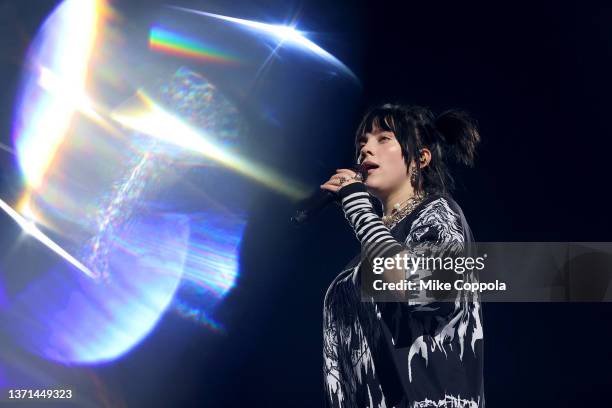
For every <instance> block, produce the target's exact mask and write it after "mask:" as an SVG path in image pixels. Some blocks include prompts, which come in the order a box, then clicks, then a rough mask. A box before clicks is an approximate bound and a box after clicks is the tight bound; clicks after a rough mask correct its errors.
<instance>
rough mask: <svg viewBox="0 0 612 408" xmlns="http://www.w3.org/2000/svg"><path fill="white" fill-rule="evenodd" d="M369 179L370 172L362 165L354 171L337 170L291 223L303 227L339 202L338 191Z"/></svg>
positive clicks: (296, 214) (307, 201)
mask: <svg viewBox="0 0 612 408" xmlns="http://www.w3.org/2000/svg"><path fill="white" fill-rule="evenodd" d="M367 177H368V171H367V169H366V167H365V166H362V165H357V166H355V168H354V169H338V170H336V174H334V175H333V176H331V177H330V179H329V180H328V181H326V182H325V183H324V184H321V186H320V187H321V190H322V191H317V192H316V193H314V194H313V195H312V196H311V197H310V198H309V199H308V200H306V204H305V206H304V207H303V208H302V209H301V210H298V211H297V212H296V213H295V215H294V216H293V217H292V218H291V221H293V223H294V224H297V225H301V224H303V223H305V222H307V221H309V220H311V219H312V218H313V217H314V216H316V215H317V214H318V213H319V212H321V211H322V210H323V209H324V208H325V207H327V206H328V205H329V204H331V203H333V202H334V201H336V200H337V198H338V194H337V192H338V190H340V189H341V188H342V187H344V186H346V185H348V184H351V183H361V182H363V181H365V179H366V178H367Z"/></svg>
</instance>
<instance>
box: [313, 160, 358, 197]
mask: <svg viewBox="0 0 612 408" xmlns="http://www.w3.org/2000/svg"><path fill="white" fill-rule="evenodd" d="M359 167H361V166H359ZM360 170H361V169H357V170H352V169H336V174H334V175H333V176H331V177H330V178H329V180H327V181H326V182H325V183H324V184H321V185H320V187H321V189H323V190H327V191H331V192H332V193H337V192H338V190H340V189H341V188H342V187H344V186H348V185H349V184H353V183H361V182H363V180H364V177H363V173H364V172H363V171H360ZM366 174H367V173H366Z"/></svg>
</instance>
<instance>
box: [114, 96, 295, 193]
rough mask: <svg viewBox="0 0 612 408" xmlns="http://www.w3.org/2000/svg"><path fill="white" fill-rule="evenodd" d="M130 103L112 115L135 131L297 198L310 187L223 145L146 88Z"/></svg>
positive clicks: (118, 121)
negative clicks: (170, 110)
mask: <svg viewBox="0 0 612 408" xmlns="http://www.w3.org/2000/svg"><path fill="white" fill-rule="evenodd" d="M134 102H136V103H134ZM129 105H131V106H124V107H123V108H119V109H117V110H116V111H114V112H112V113H111V118H112V119H113V120H115V121H116V122H117V123H119V124H121V125H123V126H125V127H127V128H129V129H132V130H134V131H137V132H140V133H143V134H146V135H148V136H151V137H154V138H157V139H160V140H163V141H165V142H168V143H171V144H174V145H176V146H180V147H182V148H184V149H187V150H190V151H192V152H195V153H199V154H201V155H202V156H204V157H207V158H209V159H212V160H214V161H216V162H218V163H220V164H222V165H224V166H226V167H228V168H230V169H233V170H234V171H236V172H238V173H240V174H243V175H245V176H247V177H250V178H252V179H254V180H256V181H258V182H260V183H261V184H263V185H265V186H267V187H269V188H271V189H274V190H276V191H279V192H281V193H283V194H286V195H287V196H289V197H291V198H293V199H298V200H299V199H303V198H304V197H306V195H307V190H305V189H304V188H303V187H301V186H297V185H296V183H295V182H293V181H291V180H288V179H287V178H285V177H284V176H282V175H281V174H278V173H277V172H275V171H273V170H272V169H269V168H267V167H265V166H263V165H261V164H259V163H255V162H253V161H250V160H248V159H247V158H245V157H241V156H239V155H237V154H234V153H232V152H230V151H228V150H226V149H223V148H222V147H220V146H218V145H217V144H215V143H213V142H212V138H211V137H209V136H208V135H206V134H204V133H203V132H199V131H197V130H195V129H193V128H192V127H191V126H189V125H188V124H186V123H185V122H184V121H182V120H181V119H179V118H178V117H176V116H174V115H172V114H170V113H168V112H166V111H165V110H163V109H162V108H161V107H160V106H158V105H157V104H156V103H155V102H154V101H153V100H152V99H151V98H149V97H148V96H147V95H146V94H145V93H144V92H143V91H138V92H137V94H136V100H131V101H130V103H129ZM134 105H136V107H134Z"/></svg>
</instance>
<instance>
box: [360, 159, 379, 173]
mask: <svg viewBox="0 0 612 408" xmlns="http://www.w3.org/2000/svg"><path fill="white" fill-rule="evenodd" d="M363 167H365V169H366V171H367V172H368V174H370V173H371V172H373V171H374V170H376V169H377V168H378V167H380V166H378V164H375V163H370V162H365V163H363Z"/></svg>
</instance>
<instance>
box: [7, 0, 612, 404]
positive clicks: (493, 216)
mask: <svg viewBox="0 0 612 408" xmlns="http://www.w3.org/2000/svg"><path fill="white" fill-rule="evenodd" d="M56 3H57V2H54V1H37V2H31V1H28V2H26V1H17V0H13V1H0V47H1V48H0V55H1V56H2V64H1V65H0V73H1V76H0V78H2V82H3V86H2V93H0V107H1V111H0V130H1V132H0V137H1V138H2V142H3V143H5V144H10V143H11V142H10V137H9V135H10V131H11V129H10V126H11V117H12V105H13V102H14V97H15V92H16V87H17V81H18V78H19V71H20V69H21V63H22V59H23V55H24V52H25V50H26V48H27V45H28V42H29V40H30V39H31V37H32V36H33V35H34V33H35V32H36V28H37V26H38V25H39V24H40V22H41V21H42V19H43V18H44V16H45V15H46V14H47V13H48V12H49V11H50V10H51V9H52V7H53V6H54V4H56ZM124 3H125V2H124ZM131 3H133V4H143V2H138V1H136V2H131ZM423 3H425V2H413V1H405V2H397V3H393V2H386V1H376V2H374V1H367V2H366V1H334V2H324V1H303V2H299V3H298V2H280V1H262V2H249V5H248V8H246V7H247V6H246V5H245V8H244V9H241V8H240V6H239V5H235V4H234V5H233V6H231V11H232V12H234V14H235V15H240V16H241V17H244V18H249V11H251V10H254V9H257V8H258V9H259V10H266V12H267V13H268V15H269V16H271V18H274V17H277V18H279V19H282V18H286V17H287V16H290V15H291V14H292V13H299V21H300V24H299V26H300V27H302V28H306V29H308V30H312V31H315V32H317V33H319V34H318V36H315V39H316V40H317V41H318V43H319V45H321V46H322V47H323V48H325V49H327V50H329V51H330V52H332V53H333V54H335V55H336V56H338V57H339V58H340V59H341V60H342V61H344V62H346V63H347V65H349V66H350V67H351V68H352V69H354V71H355V72H356V74H357V76H358V77H359V78H360V79H361V80H362V91H361V93H360V94H359V96H358V98H351V99H347V100H346V101H343V102H344V103H343V104H340V105H338V104H334V106H330V105H331V102H329V101H327V102H326V101H314V100H313V103H311V104H310V105H309V108H308V109H305V110H304V111H303V112H301V115H300V117H299V118H296V120H295V122H294V123H292V124H291V126H287V127H291V138H290V139H288V141H287V142H286V144H285V145H284V149H285V154H286V155H287V156H286V157H288V158H289V160H288V161H290V162H291V163H290V164H289V163H288V164H287V171H289V172H292V173H293V174H295V175H297V176H299V177H301V178H302V179H303V180H306V181H308V182H310V183H311V184H312V185H313V188H314V186H316V185H318V184H320V183H319V181H321V180H324V179H326V178H327V177H329V175H331V174H332V173H333V170H334V169H335V168H336V167H339V166H341V165H345V164H346V163H351V160H352V133H353V131H354V128H355V126H356V123H357V121H358V120H359V116H360V114H361V113H362V112H363V110H364V109H365V108H366V107H367V106H369V105H372V104H374V103H378V102H386V101H405V102H409V103H417V104H422V105H427V106H430V107H431V108H432V109H433V110H434V111H436V112H439V111H441V110H444V109H447V108H451V107H461V108H464V109H466V110H468V111H470V112H471V113H472V114H473V115H474V116H475V117H476V118H477V119H478V121H479V123H480V127H481V132H482V137H483V144H482V146H481V149H480V151H479V159H478V161H477V164H476V167H475V168H474V169H471V170H460V171H459V172H458V177H457V178H458V181H459V185H458V188H457V190H456V192H455V194H454V195H455V198H456V200H457V201H458V202H459V204H460V205H461V206H462V208H463V210H464V212H465V215H466V217H467V219H468V221H469V223H470V225H471V227H472V230H473V232H474V234H475V236H476V239H477V240H479V241H612V239H611V230H610V227H611V226H612V222H611V215H610V211H609V207H610V201H609V200H608V194H607V193H608V189H609V185H610V182H609V175H610V170H609V165H610V147H611V145H612V143H611V142H610V135H611V129H610V120H609V117H610V116H609V114H608V111H609V109H610V108H612V101H611V99H610V95H611V91H612V87H611V85H612V81H611V79H610V75H611V74H612V8H611V7H609V6H608V7H603V6H598V5H596V4H588V3H584V2H580V3H579V2H565V3H563V4H559V3H556V2H555V3H553V2H544V3H542V2H540V3H529V4H527V3H525V4H519V3H515V2H513V3H509V2H506V3H496V4H491V3H490V2H475V3H469V4H465V2H440V1H435V2H427V3H428V4H423ZM216 4H217V5H219V4H221V3H220V2H217V3H216ZM228 7H229V6H228ZM241 10H242V12H241ZM227 14H230V13H229V12H227ZM310 97H311V98H313V99H315V98H314V97H313V96H312V95H311V96H310ZM2 157H3V159H2V161H1V162H0V163H1V165H2V171H3V176H2V177H3V179H2V182H3V187H4V189H5V191H9V190H10V189H11V182H10V180H8V179H9V178H10V175H11V174H14V173H13V172H14V170H11V169H13V167H14V164H13V162H12V159H7V157H5V156H2ZM313 163H315V165H313ZM293 210H294V204H293V203H291V202H288V201H287V200H285V199H284V198H282V197H279V196H277V195H275V194H273V193H266V192H262V193H261V194H259V196H258V199H257V200H256V201H255V202H254V204H253V206H252V208H251V211H250V216H249V220H250V221H249V224H248V226H247V230H246V232H245V236H244V239H243V245H242V248H241V262H242V265H241V277H240V280H239V282H238V285H237V287H236V289H235V290H234V291H233V292H232V293H231V294H230V296H229V297H228V298H227V299H226V300H225V302H224V303H223V305H221V307H220V308H219V309H218V311H217V315H216V317H217V319H218V320H219V321H220V322H222V323H223V324H224V326H225V328H226V333H225V334H218V333H212V332H209V331H207V330H206V329H203V328H201V327H197V326H195V325H193V324H192V323H190V322H188V321H184V320H182V319H180V318H178V317H176V316H175V315H173V314H167V316H166V317H164V319H163V320H162V321H161V323H160V325H159V326H158V327H157V329H156V330H155V331H154V332H153V333H152V334H151V335H150V336H149V337H148V338H147V339H146V340H145V341H144V342H143V343H142V344H141V345H140V346H139V347H137V348H136V349H135V350H134V351H132V352H131V353H130V354H128V355H127V356H125V357H124V358H123V359H121V360H119V361H117V362H115V363H111V364H106V365H103V366H99V367H95V368H93V369H92V370H93V371H94V372H95V373H96V374H97V375H98V376H99V378H101V379H102V380H103V382H104V383H105V384H106V387H107V388H108V389H109V390H110V391H111V393H112V394H113V395H116V398H117V399H118V400H124V401H125V404H126V405H127V406H129V407H141V406H143V407H144V406H147V407H153V406H156V407H157V406H159V407H170V406H181V407H188V406H214V407H216V406H228V407H238V406H244V405H246V404H247V403H248V404H250V405H251V406H270V407H276V406H296V407H312V406H319V405H320V404H321V403H322V401H323V392H322V389H323V388H322V385H323V382H322V381H323V379H322V370H321V366H322V350H321V342H322V335H321V325H322V302H323V296H324V294H325V291H326V289H327V286H328V284H329V283H330V282H331V280H332V279H333V277H334V276H335V274H337V273H338V272H339V271H340V270H341V268H342V267H343V266H344V264H345V263H346V262H348V260H350V259H351V258H352V256H353V255H354V254H356V253H357V251H358V249H359V248H358V245H357V242H356V241H355V238H354V235H353V234H352V232H351V230H350V229H349V227H348V225H347V224H346V223H345V221H344V219H343V217H342V215H341V213H340V211H339V209H338V208H331V209H329V210H327V211H326V212H325V213H324V214H322V216H321V217H320V218H319V219H318V220H317V221H316V222H315V223H313V224H311V225H308V226H306V227H304V228H302V229H299V230H298V229H295V228H293V227H292V226H291V225H289V223H288V219H289V217H290V216H291V214H292V212H293ZM483 311H484V324H483V326H484V330H485V343H484V344H485V386H486V389H485V392H486V400H487V404H488V406H489V407H516V406H545V407H563V406H589V405H597V406H607V405H608V404H609V400H610V396H609V395H610V394H609V390H610V387H611V386H612V374H611V373H610V369H609V367H610V362H611V361H612V358H611V357H612V351H611V348H610V346H609V345H610V343H611V342H612V325H610V316H612V314H611V312H612V305H611V304H569V303H566V304H561V303H559V304H486V305H484V309H483Z"/></svg>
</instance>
